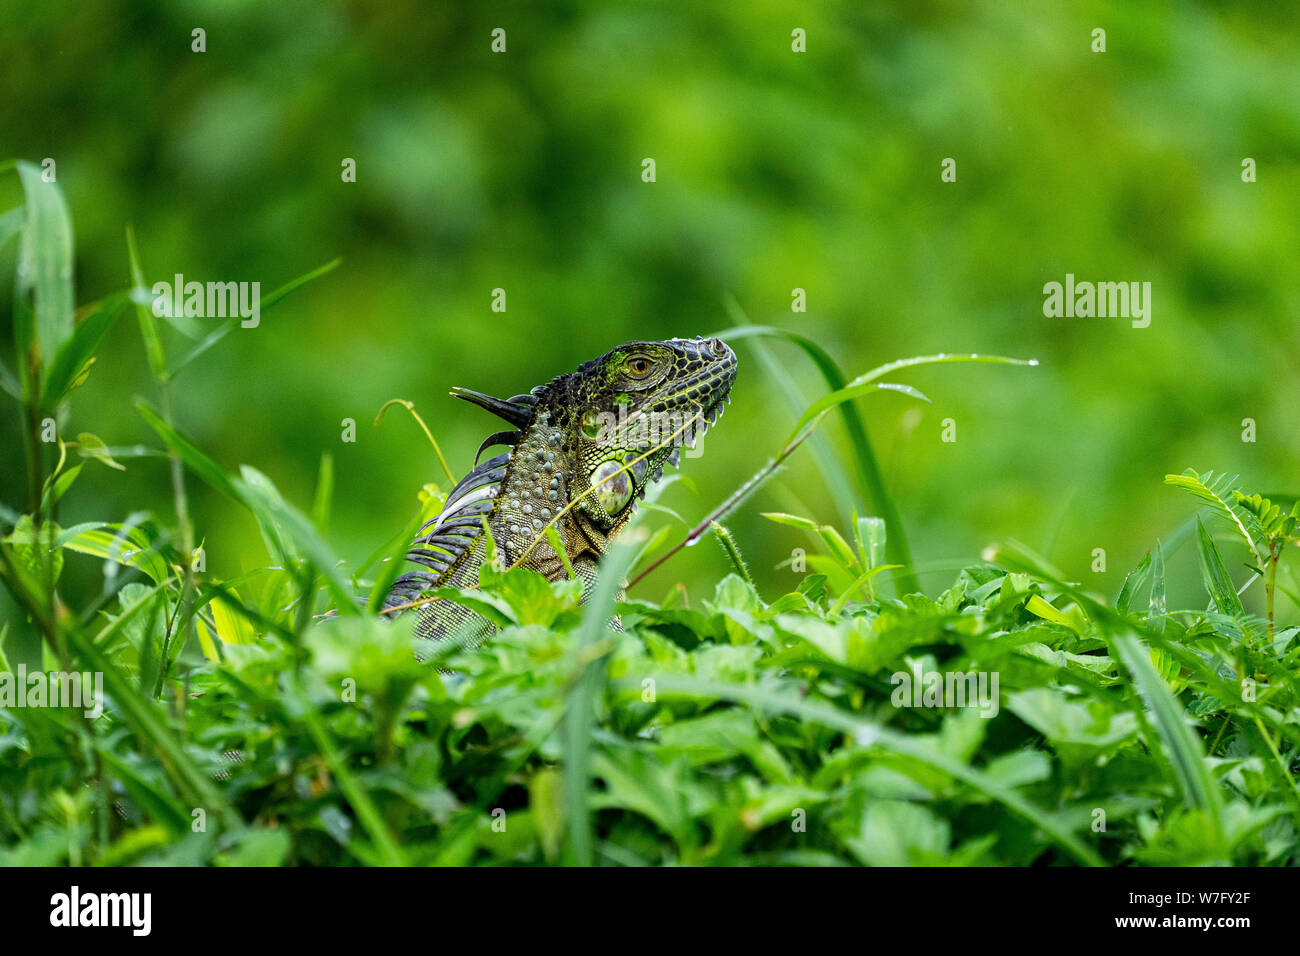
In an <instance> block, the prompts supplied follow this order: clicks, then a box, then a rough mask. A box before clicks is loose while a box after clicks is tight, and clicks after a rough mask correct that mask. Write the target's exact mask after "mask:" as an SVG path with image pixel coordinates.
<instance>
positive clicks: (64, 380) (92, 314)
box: [41, 292, 130, 407]
mask: <svg viewBox="0 0 1300 956" xmlns="http://www.w3.org/2000/svg"><path fill="white" fill-rule="evenodd" d="M129 302H130V296H129V294H128V293H126V292H117V293H114V294H113V295H110V296H108V297H106V298H103V299H100V300H99V301H98V302H96V303H95V304H94V305H92V306H89V308H88V311H87V312H86V314H85V315H84V316H83V317H82V319H81V320H80V321H79V322H77V324H76V328H75V329H74V331H73V333H72V337H71V338H69V339H68V340H67V341H66V342H65V343H64V344H63V346H62V347H61V348H60V349H59V351H58V353H57V354H56V355H55V356H54V361H53V362H51V363H50V367H49V370H48V371H47V372H46V373H45V380H44V382H42V384H41V402H42V404H44V405H45V406H47V407H49V406H52V405H54V404H55V403H56V402H58V401H59V400H60V399H61V398H63V397H64V396H65V395H67V393H68V392H69V391H71V390H72V388H73V387H74V386H75V385H76V384H77V383H78V382H79V381H80V380H81V377H82V375H83V374H84V371H85V369H86V367H87V366H88V364H89V363H90V362H91V361H92V360H93V359H94V355H95V349H97V348H98V347H99V343H100V341H102V340H103V338H104V336H105V335H106V334H107V333H108V330H109V329H111V328H112V327H113V325H114V323H116V322H117V320H118V318H119V317H120V316H121V315H122V313H123V312H124V311H126V307H127V305H128V303H129Z"/></svg>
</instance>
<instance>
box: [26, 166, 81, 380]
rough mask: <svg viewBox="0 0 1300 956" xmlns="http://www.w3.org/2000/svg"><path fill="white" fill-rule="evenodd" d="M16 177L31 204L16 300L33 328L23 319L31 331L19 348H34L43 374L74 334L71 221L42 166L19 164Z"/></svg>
mask: <svg viewBox="0 0 1300 956" xmlns="http://www.w3.org/2000/svg"><path fill="white" fill-rule="evenodd" d="M18 176H19V178H20V179H21V180H22V184H23V193H24V195H25V196H26V199H27V201H26V203H25V205H24V206H23V209H24V210H26V217H25V222H24V224H23V234H22V244H21V247H20V249H19V253H18V280H17V288H16V290H15V294H14V300H15V308H16V309H17V310H19V311H21V312H22V313H24V315H26V314H28V313H27V310H28V309H29V308H30V325H28V324H27V322H26V320H24V322H23V324H24V325H27V330H26V331H24V330H22V329H20V334H19V349H20V351H25V350H26V349H27V348H28V347H30V345H31V344H33V343H34V344H35V345H36V349H37V354H38V355H39V356H40V360H41V368H42V369H45V368H47V367H48V366H49V365H50V363H51V362H52V361H53V360H54V357H55V356H56V355H57V354H58V352H59V350H60V349H61V348H62V347H63V344H64V343H65V342H67V341H68V339H70V338H71V337H72V332H73V312H74V311H75V307H74V302H75V299H74V296H73V291H72V249H73V245H72V217H71V215H69V213H68V205H67V202H66V201H65V200H64V198H63V191H62V190H60V189H59V187H58V186H57V185H56V184H55V183H48V182H46V181H45V179H44V177H43V175H42V170H41V168H40V167H39V166H36V165H34V164H32V163H28V162H22V161H20V162H19V163H18ZM29 299H30V303H29ZM19 364H20V365H22V363H21V362H20V363H19Z"/></svg>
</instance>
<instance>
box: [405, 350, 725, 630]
mask: <svg viewBox="0 0 1300 956" xmlns="http://www.w3.org/2000/svg"><path fill="white" fill-rule="evenodd" d="M735 378H736V355H735V353H734V352H732V351H731V349H730V348H728V347H727V346H726V345H725V344H724V343H723V342H722V341H721V340H720V339H669V340H668V341H664V342H628V343H626V344H624V345H620V346H619V347H618V348H616V349H614V350H612V351H610V352H608V353H606V354H605V355H603V356H601V357H600V358H598V359H594V360H593V361H590V362H587V363H586V364H584V365H582V366H580V367H579V368H578V370H577V371H576V372H573V373H571V374H569V375H561V376H560V377H559V378H557V379H555V380H554V381H552V382H550V383H549V384H547V385H542V386H539V387H537V388H534V389H533V390H532V391H531V392H530V393H528V394H527V395H516V396H514V397H513V398H511V399H509V400H508V401H503V400H501V399H497V398H491V397H489V396H487V395H482V394H480V393H478V392H471V391H469V390H468V389H458V390H457V391H455V392H453V393H452V394H453V395H456V396H457V397H458V398H463V399H466V400H467V401H470V402H473V403H474V404H476V405H480V406H481V407H483V408H486V409H488V410H489V411H491V412H493V414H496V415H499V416H500V417H502V418H504V419H506V420H507V421H509V422H510V423H511V424H512V425H514V426H516V429H517V430H512V431H505V432H497V433H496V434H494V435H492V436H490V437H489V438H488V439H487V440H486V441H484V442H483V444H482V446H480V448H479V454H480V455H481V454H482V452H483V449H484V448H486V447H488V446H490V445H495V444H503V445H509V446H511V448H510V450H509V451H508V452H506V453H504V454H502V455H498V456H497V457H495V458H492V459H490V460H489V461H486V462H484V463H483V464H481V465H477V466H476V467H475V468H474V470H473V471H471V472H470V473H469V474H468V475H466V476H465V477H464V478H463V479H462V480H461V481H460V482H459V483H458V484H457V485H456V487H455V488H453V489H452V490H451V493H450V494H449V495H448V496H447V501H446V504H444V506H443V510H442V513H441V514H440V515H439V516H438V517H437V518H435V519H434V520H433V521H431V522H429V524H427V525H425V527H424V528H422V529H420V536H419V537H417V538H416V540H415V542H414V545H413V547H412V548H411V550H410V551H409V552H408V553H407V558H408V560H410V561H414V562H415V563H417V564H421V565H424V566H425V567H426V568H429V569H430V570H429V571H415V572H412V573H410V574H405V575H403V576H402V577H400V578H398V579H397V581H396V582H395V583H394V585H393V589H392V592H391V593H390V594H389V596H388V599H387V601H386V602H385V608H387V609H393V608H399V607H401V606H403V605H406V604H411V603H412V602H416V601H419V600H420V598H421V597H422V596H424V595H426V594H427V593H428V592H429V591H431V590H433V589H435V588H439V587H444V586H451V587H459V588H468V587H473V586H475V585H477V584H478V572H479V567H480V566H481V565H482V563H483V560H484V553H485V549H486V539H485V538H484V536H483V533H482V532H483V519H484V517H486V519H487V524H488V527H489V528H490V529H491V532H492V539H493V540H494V541H495V542H496V544H497V547H498V549H499V550H500V551H501V552H502V555H501V557H502V558H503V559H504V561H505V562H506V563H507V564H513V563H514V562H515V561H517V560H519V559H520V557H521V556H522V561H520V565H521V566H522V567H526V568H531V569H533V570H535V571H538V572H540V573H541V574H543V575H545V576H546V577H547V578H548V579H550V580H552V581H554V580H559V579H561V578H563V577H565V576H566V575H567V573H568V572H567V570H566V569H565V567H564V562H563V561H562V560H561V558H560V556H559V555H558V554H556V552H555V551H554V549H552V547H551V545H550V544H549V542H548V541H547V538H546V536H545V532H544V528H545V527H546V525H547V524H548V523H549V522H551V521H552V520H553V519H554V520H555V529H556V531H557V532H558V533H559V536H560V541H561V543H562V544H563V546H564V550H565V553H566V555H567V557H568V559H569V562H570V564H572V566H573V569H574V572H575V573H576V574H577V575H578V576H579V577H580V578H581V579H582V582H583V596H584V599H585V598H586V596H587V595H588V594H589V593H590V589H591V587H592V585H593V584H594V583H595V579H596V568H597V562H598V561H599V560H600V557H601V555H603V554H604V553H605V550H606V548H607V547H608V546H609V542H610V541H611V540H612V539H613V538H614V536H615V535H617V534H618V533H619V532H620V531H621V530H622V529H623V528H624V526H626V524H627V522H628V520H629V519H630V518H631V516H632V512H633V511H634V510H635V509H636V502H637V501H638V499H640V498H643V497H645V491H646V488H647V487H648V486H649V485H650V483H652V482H654V481H658V480H659V479H660V478H661V477H662V476H663V466H664V463H665V462H671V463H672V464H674V465H676V464H677V463H678V460H679V459H678V455H679V452H680V446H682V445H687V446H690V445H693V444H694V440H695V439H696V438H698V437H699V435H701V434H703V432H704V431H705V430H706V429H707V428H708V426H709V425H710V424H712V423H713V422H714V421H715V420H716V419H717V416H718V415H719V414H720V412H721V411H722V407H723V405H724V404H725V403H726V402H728V401H730V398H729V395H730V392H731V385H732V383H733V382H734V381H735ZM571 502H576V503H575V504H574V505H573V507H572V508H568V509H567V510H566V507H567V506H568V505H569V504H570V503H571ZM556 515H559V517H558V518H556ZM413 610H414V613H416V614H418V615H419V618H418V622H417V625H416V630H417V632H418V633H419V634H420V635H421V636H423V637H428V638H442V637H446V636H449V635H452V634H458V633H460V632H461V631H462V630H464V629H469V631H470V633H469V635H468V636H469V637H471V638H472V639H476V640H478V639H482V638H483V637H485V636H487V635H488V634H490V633H491V631H492V627H491V625H490V624H489V623H488V622H487V621H486V620H485V619H484V618H482V617H480V616H479V615H478V614H475V613H474V612H473V611H470V610H468V609H466V608H463V607H461V606H459V605H457V604H453V603H452V602H450V601H433V602H429V603H424V604H419V605H417V606H416V607H415V608H414V609H413Z"/></svg>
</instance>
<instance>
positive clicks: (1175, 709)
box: [1112, 632, 1227, 854]
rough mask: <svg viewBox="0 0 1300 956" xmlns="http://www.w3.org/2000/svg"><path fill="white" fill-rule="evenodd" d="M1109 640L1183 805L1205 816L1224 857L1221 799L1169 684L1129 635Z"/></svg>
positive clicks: (1121, 635)
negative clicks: (1144, 711)
mask: <svg viewBox="0 0 1300 956" xmlns="http://www.w3.org/2000/svg"><path fill="white" fill-rule="evenodd" d="M1112 640H1113V644H1114V647H1115V650H1116V653H1117V655H1118V656H1119V658H1120V660H1122V661H1123V662H1124V665H1125V666H1126V667H1127V668H1128V670H1129V673H1130V674H1132V675H1133V683H1134V685H1135V686H1136V687H1137V690H1138V693H1139V694H1141V695H1142V699H1143V701H1145V703H1146V708H1147V713H1148V714H1149V715H1150V717H1151V719H1152V721H1153V722H1154V724H1155V728H1156V732H1157V733H1158V734H1159V736H1160V741H1161V743H1162V745H1163V748H1164V752H1165V756H1166V757H1167V758H1168V760H1169V762H1170V764H1171V765H1172V766H1173V768H1174V772H1175V773H1176V775H1177V777H1178V782H1179V784H1180V785H1181V786H1182V789H1183V795H1184V797H1185V798H1186V801H1187V803H1188V804H1189V805H1190V806H1193V807H1196V808H1197V809H1199V810H1201V811H1203V812H1204V813H1205V814H1206V817H1207V819H1208V820H1209V821H1210V824H1211V826H1212V827H1213V829H1214V832H1215V834H1216V836H1217V840H1218V846H1217V847H1216V850H1217V851H1218V852H1222V853H1224V854H1226V852H1227V841H1226V838H1225V837H1224V834H1223V819H1222V815H1223V805H1222V799H1221V797H1220V795H1219V789H1218V785H1217V784H1216V783H1215V781H1214V777H1213V775H1212V774H1211V772H1210V767H1209V764H1208V763H1207V762H1206V760H1205V754H1204V751H1203V750H1202V749H1201V743H1200V739H1199V738H1198V737H1197V735H1196V733H1195V732H1194V731H1193V730H1192V727H1191V726H1190V724H1189V723H1188V720H1187V715H1186V714H1184V713H1183V709H1182V707H1180V706H1179V704H1178V699H1177V698H1176V697H1174V695H1173V692H1172V691H1171V690H1170V689H1169V685H1168V684H1166V683H1165V681H1164V679H1163V678H1161V676H1160V675H1159V674H1158V673H1157V672H1156V669H1155V666H1154V665H1153V664H1152V663H1151V657H1150V655H1149V654H1148V653H1147V650H1148V649H1147V648H1146V646H1145V645H1144V644H1143V643H1142V642H1141V641H1140V640H1139V639H1138V638H1137V636H1136V635H1135V634H1133V633H1131V632H1130V633H1128V634H1118V635H1116V636H1115V637H1114V638H1113V639H1112Z"/></svg>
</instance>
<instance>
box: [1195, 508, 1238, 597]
mask: <svg viewBox="0 0 1300 956" xmlns="http://www.w3.org/2000/svg"><path fill="white" fill-rule="evenodd" d="M1196 541H1197V544H1198V546H1199V549H1200V554H1201V573H1202V576H1203V578H1204V580H1205V589H1206V590H1207V591H1209V592H1210V596H1211V597H1212V598H1213V599H1214V603H1215V604H1216V605H1217V606H1218V608H1219V612H1220V613H1222V614H1227V615H1230V616H1232V617H1242V616H1244V615H1245V613H1246V611H1245V608H1243V607H1242V606H1241V598H1240V597H1239V596H1238V595H1237V589H1236V588H1235V587H1234V586H1233V584H1232V578H1231V577H1229V576H1228V569H1227V568H1225V567H1224V566H1223V555H1221V554H1219V548H1218V545H1216V544H1215V543H1214V539H1213V538H1211V537H1210V534H1209V532H1208V531H1206V530H1205V525H1204V524H1202V523H1201V520H1200V519H1199V518H1197V519H1196Z"/></svg>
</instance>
